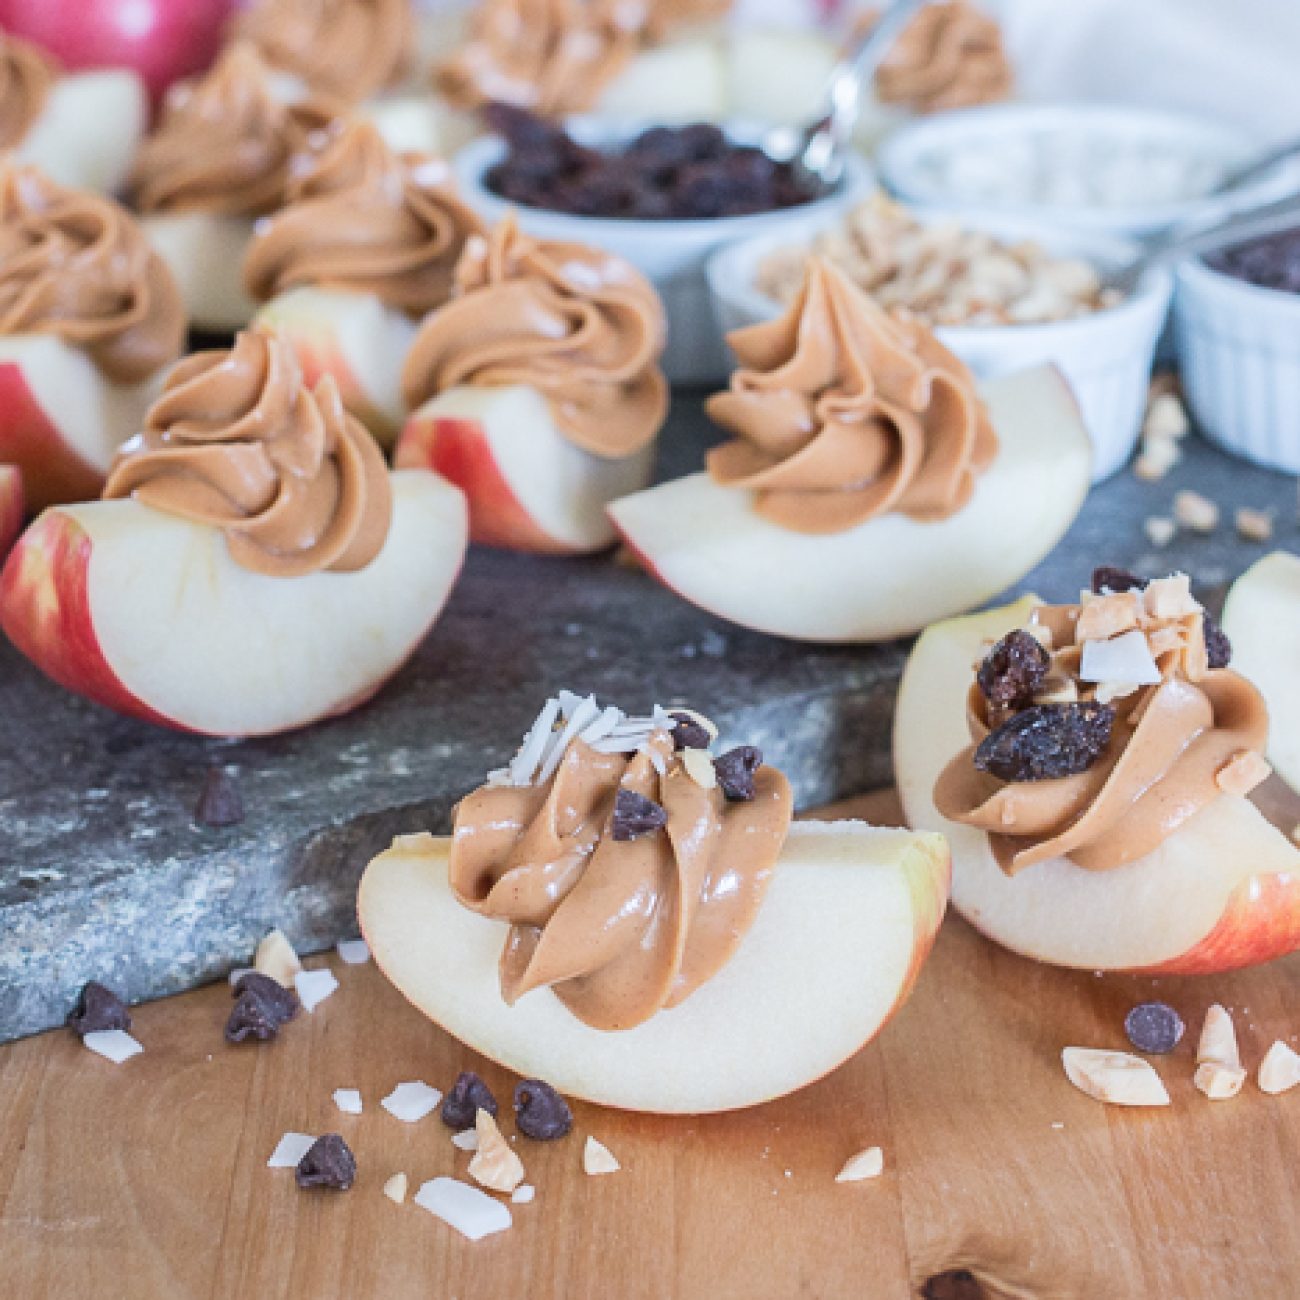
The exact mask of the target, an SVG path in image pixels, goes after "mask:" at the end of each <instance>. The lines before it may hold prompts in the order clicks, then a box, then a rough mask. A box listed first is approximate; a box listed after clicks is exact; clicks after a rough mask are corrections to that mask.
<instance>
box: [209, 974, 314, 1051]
mask: <svg viewBox="0 0 1300 1300" xmlns="http://www.w3.org/2000/svg"><path fill="white" fill-rule="evenodd" d="M233 992H234V994H235V1005H234V1006H233V1007H231V1008H230V1018H229V1019H228V1020H227V1021H226V1042H228V1043H243V1042H246V1041H247V1040H248V1039H250V1038H253V1039H256V1040H257V1041H258V1042H262V1043H264V1042H266V1041H267V1040H268V1039H271V1038H274V1037H275V1036H276V1035H277V1034H278V1033H279V1032H280V1026H281V1025H283V1024H285V1023H286V1022H287V1021H290V1020H292V1019H293V1018H294V1016H296V1015H297V1014H298V998H297V995H296V994H295V993H294V992H293V990H292V989H287V988H285V987H284V986H283V985H282V984H278V983H276V981H275V980H273V979H271V978H270V976H268V975H263V974H261V973H260V972H258V971H250V972H249V973H248V974H247V975H245V976H244V977H243V978H242V979H240V980H239V982H238V983H237V984H236V985H235V987H234V989H233Z"/></svg>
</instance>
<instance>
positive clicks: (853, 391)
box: [707, 258, 998, 533]
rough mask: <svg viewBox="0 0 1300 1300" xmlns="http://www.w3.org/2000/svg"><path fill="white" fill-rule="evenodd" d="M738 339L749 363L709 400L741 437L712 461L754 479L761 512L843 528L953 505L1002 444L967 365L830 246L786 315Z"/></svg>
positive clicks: (939, 511) (813, 528) (808, 528)
mask: <svg viewBox="0 0 1300 1300" xmlns="http://www.w3.org/2000/svg"><path fill="white" fill-rule="evenodd" d="M728 342H729V343H730V344H731V347H732V350H733V351H734V352H735V353H736V356H737V358H738V359H739V361H740V368H739V369H738V370H736V372H735V373H734V374H733V375H732V377H731V385H730V387H729V388H728V389H727V390H726V391H725V392H722V393H717V394H715V395H714V396H712V397H710V398H709V400H708V403H707V410H708V413H709V415H710V416H711V417H712V418H713V419H714V420H715V421H716V422H717V423H718V424H720V425H721V426H722V427H723V428H724V429H726V430H727V431H728V432H729V433H732V434H734V435H735V439H734V441H732V442H728V443H725V444H724V445H723V446H721V447H717V448H715V449H714V450H712V451H711V452H710V453H709V455H708V470H709V473H710V474H711V475H712V477H713V479H714V481H715V482H717V483H719V484H722V485H723V486H726V487H742V488H748V489H750V490H751V491H752V492H754V494H755V508H756V509H757V510H758V512H759V513H760V514H761V515H763V516H765V517H766V518H768V519H770V520H771V521H772V522H773V523H776V524H779V525H781V526H782V527H784V528H789V529H792V530H793V531H796V532H801V533H834V532H841V531H843V530H844V529H848V528H852V527H855V526H856V525H858V524H861V523H864V522H866V521H867V520H868V519H873V518H875V517H876V516H878V515H883V514H889V513H894V512H897V513H901V514H905V515H908V516H910V517H911V518H913V519H917V520H922V521H928V520H938V519H945V518H947V517H948V516H949V515H952V514H955V513H956V512H957V511H959V510H960V509H961V508H962V507H963V506H964V505H965V504H966V503H967V502H968V501H969V500H970V497H971V494H972V492H973V491H974V490H975V482H976V479H977V478H978V477H979V475H980V474H981V473H983V471H984V470H986V469H987V468H988V467H989V465H990V464H991V463H992V461H993V458H994V456H995V455H996V453H997V449H998V441H997V436H996V435H995V434H994V432H993V427H992V425H991V424H990V422H989V417H988V413H987V411H986V410H985V409H984V404H983V403H982V402H981V400H980V398H979V397H978V395H977V394H976V392H975V383H974V380H973V378H972V377H971V374H970V372H969V371H968V370H967V369H966V367H965V365H963V364H962V362H961V361H959V360H958V359H957V358H956V357H955V356H953V355H952V353H950V352H949V351H948V350H947V349H946V348H945V347H944V346H943V345H942V344H941V343H939V342H938V340H937V339H936V338H935V337H934V335H933V334H931V333H930V332H929V331H928V330H927V329H925V328H924V327H923V326H921V325H919V324H917V323H916V322H914V321H910V320H904V319H899V318H894V317H891V316H889V315H887V314H886V313H885V312H884V311H882V310H881V309H880V308H879V307H877V306H876V304H875V303H874V302H872V300H871V299H870V298H869V297H868V296H867V295H866V294H865V293H863V292H862V290H860V289H858V288H857V287H856V286H855V285H854V284H852V283H851V282H850V281H849V280H848V279H847V278H846V277H845V276H844V274H843V273H842V272H840V271H838V270H836V269H835V268H834V267H833V266H831V265H830V263H828V262H826V261H824V260H823V259H821V258H814V259H812V260H811V261H810V262H809V265H808V272H807V276H806V279H805V281H804V285H803V288H802V290H801V291H800V293H799V294H798V295H797V297H796V298H795V300H794V301H793V302H792V303H791V305H790V307H789V308H788V309H787V310H786V311H785V312H784V313H782V315H781V316H779V317H778V318H777V319H776V320H773V321H765V322H763V323H761V324H758V325H751V326H748V327H747V328H745V329H740V330H736V331H734V332H733V333H732V334H731V335H730V336H729V337H728Z"/></svg>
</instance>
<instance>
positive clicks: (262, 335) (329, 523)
mask: <svg viewBox="0 0 1300 1300" xmlns="http://www.w3.org/2000/svg"><path fill="white" fill-rule="evenodd" d="M128 496H129V497H134V498H135V499H136V500H137V501H140V502H143V503H144V504H145V505H147V506H152V507H154V508H155V509H157V510H163V511H166V512H167V513H168V514H173V515H179V516H180V517H181V518H182V519H189V520H193V521H194V522H196V523H202V524H209V525H211V526H212V527H214V528H220V529H221V530H222V531H223V532H224V533H225V535H226V541H227V543H228V544H229V547H230V554H231V557H232V558H233V559H234V560H235V562H236V563H238V564H240V565H242V566H243V567H244V568H246V569H250V570H252V571H253V572H254V573H263V574H267V575H269V576H271V577H276V578H297V577H301V576H303V575H304V574H308V573H316V572H318V571H320V570H323V569H328V570H330V571H332V572H336V573H346V572H351V571H353V570H355V569H362V568H364V567H365V566H366V565H367V564H369V563H370V561H371V560H373V559H374V558H375V556H376V555H378V554H379V552H380V550H381V549H382V547H383V545H384V541H385V540H386V538H387V536H388V527H389V522H390V519H391V515H392V496H391V488H390V484H389V479H388V470H387V468H386V467H385V465H384V461H383V457H382V456H381V455H380V452H379V448H378V447H377V446H376V444H375V442H374V439H372V438H371V437H370V435H369V434H368V433H367V432H366V431H365V429H364V428H363V427H362V426H361V425H360V424H359V423H358V422H357V421H356V419H354V418H353V417H352V416H351V415H349V414H348V413H347V412H346V411H345V410H344V409H343V403H342V401H341V400H340V398H339V393H338V389H337V387H336V386H335V384H334V381H333V379H331V378H328V377H327V378H325V379H322V380H321V381H320V383H319V384H317V385H316V388H315V389H314V390H309V389H308V388H307V387H306V386H305V385H304V383H303V377H302V369H301V367H300V366H299V364H298V359H297V356H296V354H295V352H294V350H293V348H292V347H291V346H290V345H289V344H288V343H287V342H285V341H284V340H283V339H281V338H280V337H279V336H278V335H276V334H275V333H273V332H271V331H269V330H249V331H247V332H245V333H242V334H240V335H238V336H237V338H236V339H235V344H234V346H233V347H232V348H231V349H230V350H229V351H213V352H197V353H195V354H194V355H193V356H189V357H186V358H185V360H184V361H182V362H180V363H179V364H178V365H177V366H176V368H175V369H174V370H173V371H172V372H171V374H170V375H168V376H167V381H166V383H165V385H164V386H163V391H162V394H161V395H160V396H159V398H158V400H157V401H156V402H155V403H154V405H153V406H152V407H151V408H150V410H149V411H148V413H147V414H146V416H145V427H144V431H143V432H142V433H140V434H137V435H136V436H135V437H134V438H132V439H131V440H130V441H129V442H128V443H127V444H126V445H125V446H124V447H123V448H122V450H121V452H120V453H119V454H118V457H117V460H116V461H115V462H114V464H113V467H112V469H111V470H110V471H109V475H108V483H107V485H106V486H105V488H104V497H105V498H106V499H111V498H113V497H128Z"/></svg>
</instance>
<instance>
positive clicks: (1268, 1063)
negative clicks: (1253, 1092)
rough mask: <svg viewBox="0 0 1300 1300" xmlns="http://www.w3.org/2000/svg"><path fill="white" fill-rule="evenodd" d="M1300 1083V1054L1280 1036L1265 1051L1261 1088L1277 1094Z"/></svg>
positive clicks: (1262, 1090)
mask: <svg viewBox="0 0 1300 1300" xmlns="http://www.w3.org/2000/svg"><path fill="white" fill-rule="evenodd" d="M1298 1083H1300V1054H1298V1053H1296V1052H1295V1050H1294V1049H1292V1048H1290V1047H1288V1046H1287V1044H1286V1043H1284V1042H1283V1041H1282V1040H1281V1039H1280V1038H1279V1039H1278V1040H1277V1041H1276V1042H1275V1043H1274V1044H1273V1046H1272V1047H1270V1048H1269V1049H1268V1051H1267V1052H1265V1053H1264V1059H1263V1060H1262V1061H1261V1062H1260V1063H1259V1090H1260V1092H1267V1093H1269V1094H1270V1095H1271V1096H1276V1095H1277V1094H1278V1093H1279V1092H1288V1091H1290V1090H1291V1089H1292V1088H1294V1087H1295V1086H1296V1084H1298Z"/></svg>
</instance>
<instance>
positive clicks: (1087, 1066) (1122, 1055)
mask: <svg viewBox="0 0 1300 1300" xmlns="http://www.w3.org/2000/svg"><path fill="white" fill-rule="evenodd" d="M1061 1064H1062V1065H1063V1066H1064V1067H1065V1074H1066V1078H1068V1079H1069V1080H1070V1082H1071V1083H1072V1084H1074V1086H1075V1087H1076V1088H1078V1089H1079V1090H1080V1091H1081V1092H1086V1093H1087V1094H1088V1096H1089V1097H1095V1098H1096V1099H1097V1100H1098V1101H1104V1102H1109V1103H1110V1104H1111V1105H1113V1106H1168V1105H1169V1093H1168V1092H1166V1091H1165V1085H1164V1084H1163V1083H1162V1082H1161V1081H1160V1076H1159V1075H1158V1074H1157V1073H1156V1072H1155V1070H1154V1069H1152V1067H1151V1065H1150V1064H1149V1063H1148V1062H1146V1061H1144V1060H1142V1059H1141V1058H1139V1057H1136V1056H1133V1055H1132V1054H1131V1053H1129V1052H1108V1051H1106V1050H1104V1049H1102V1048H1096V1047H1067V1048H1065V1050H1064V1051H1063V1052H1062V1053H1061Z"/></svg>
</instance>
